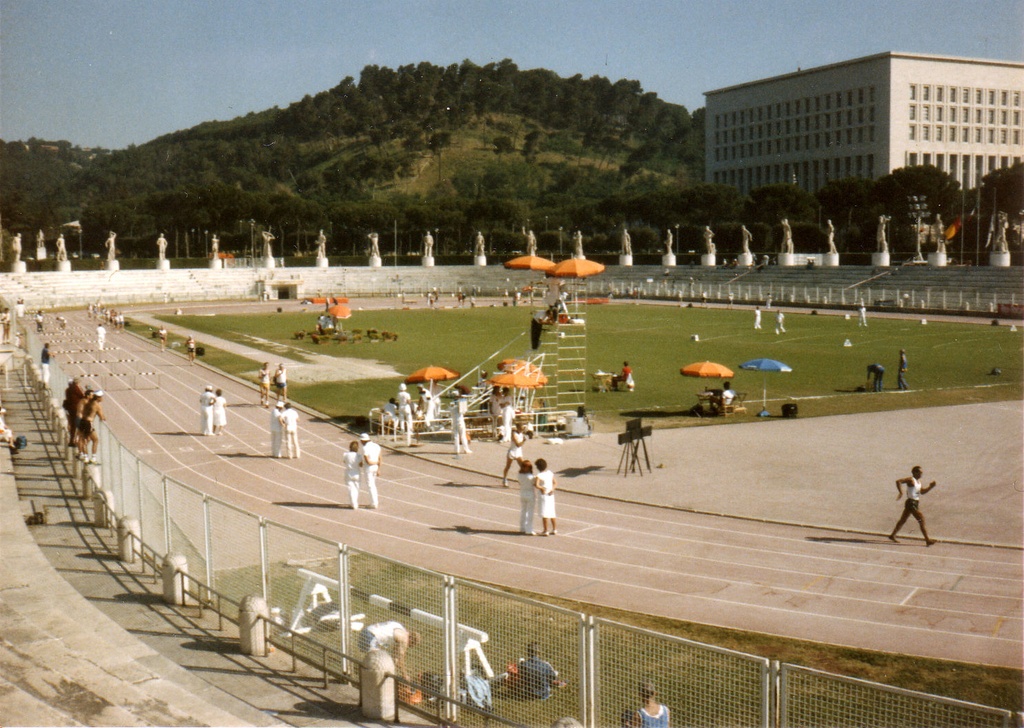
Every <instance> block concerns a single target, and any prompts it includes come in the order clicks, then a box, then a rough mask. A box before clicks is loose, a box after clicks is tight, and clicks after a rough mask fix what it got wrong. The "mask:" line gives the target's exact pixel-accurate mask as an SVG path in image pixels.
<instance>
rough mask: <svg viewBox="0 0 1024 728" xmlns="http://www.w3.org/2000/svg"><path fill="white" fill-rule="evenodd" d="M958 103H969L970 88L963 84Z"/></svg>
mask: <svg viewBox="0 0 1024 728" xmlns="http://www.w3.org/2000/svg"><path fill="white" fill-rule="evenodd" d="M960 103H962V104H969V103H971V90H970V89H969V88H967V87H966V86H964V92H963V93H962V94H960Z"/></svg>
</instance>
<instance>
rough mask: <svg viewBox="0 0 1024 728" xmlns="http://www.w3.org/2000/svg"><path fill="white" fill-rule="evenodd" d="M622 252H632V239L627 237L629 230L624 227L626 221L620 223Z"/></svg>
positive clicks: (630, 253) (629, 253)
mask: <svg viewBox="0 0 1024 728" xmlns="http://www.w3.org/2000/svg"><path fill="white" fill-rule="evenodd" d="M622 254H623V255H632V254H633V239H632V238H631V237H629V230H627V229H626V223H622Z"/></svg>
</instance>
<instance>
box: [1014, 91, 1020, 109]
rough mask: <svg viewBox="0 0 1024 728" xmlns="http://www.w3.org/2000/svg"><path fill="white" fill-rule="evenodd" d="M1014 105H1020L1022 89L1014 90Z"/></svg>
mask: <svg viewBox="0 0 1024 728" xmlns="http://www.w3.org/2000/svg"><path fill="white" fill-rule="evenodd" d="M1013 105H1014V106H1020V91H1014V92H1013Z"/></svg>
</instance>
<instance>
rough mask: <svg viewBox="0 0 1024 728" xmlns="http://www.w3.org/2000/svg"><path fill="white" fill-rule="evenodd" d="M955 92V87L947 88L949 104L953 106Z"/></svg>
mask: <svg viewBox="0 0 1024 728" xmlns="http://www.w3.org/2000/svg"><path fill="white" fill-rule="evenodd" d="M956 92H957V87H956V86H950V87H949V103H951V104H955V103H956Z"/></svg>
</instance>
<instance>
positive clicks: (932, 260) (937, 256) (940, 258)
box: [928, 251, 946, 268]
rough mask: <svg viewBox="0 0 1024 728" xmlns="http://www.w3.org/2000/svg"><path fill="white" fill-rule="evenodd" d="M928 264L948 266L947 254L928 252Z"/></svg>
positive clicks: (933, 266) (935, 266)
mask: <svg viewBox="0 0 1024 728" xmlns="http://www.w3.org/2000/svg"><path fill="white" fill-rule="evenodd" d="M928 265H929V266H931V267H932V268H945V267H946V254H945V253H939V252H938V251H936V252H934V253H928Z"/></svg>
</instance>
